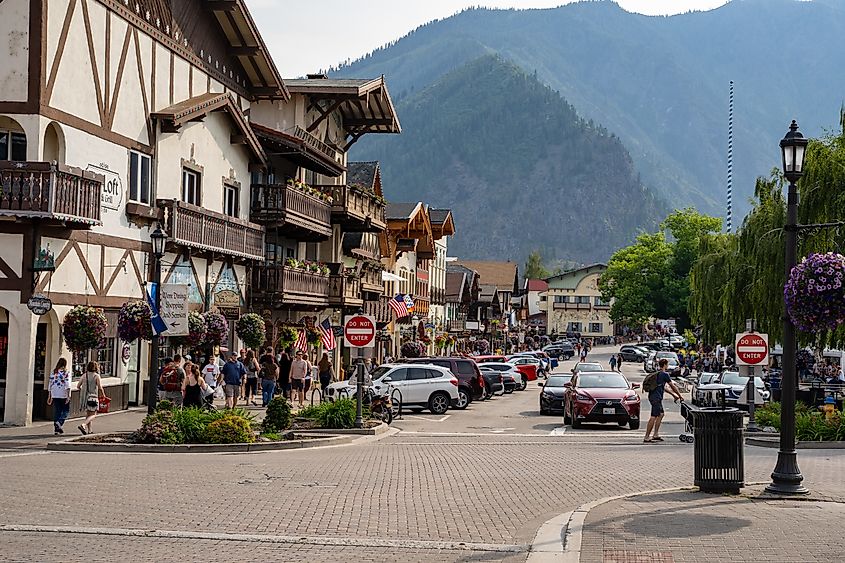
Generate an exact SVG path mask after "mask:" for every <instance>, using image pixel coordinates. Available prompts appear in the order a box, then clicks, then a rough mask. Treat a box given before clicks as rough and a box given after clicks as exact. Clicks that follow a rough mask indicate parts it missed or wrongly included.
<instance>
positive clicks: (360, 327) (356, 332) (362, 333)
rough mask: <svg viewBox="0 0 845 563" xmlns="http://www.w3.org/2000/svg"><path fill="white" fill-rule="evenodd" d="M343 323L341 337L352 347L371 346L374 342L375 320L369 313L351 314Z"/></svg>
mask: <svg viewBox="0 0 845 563" xmlns="http://www.w3.org/2000/svg"><path fill="white" fill-rule="evenodd" d="M344 321H345V322H344V323H343V338H344V339H345V340H346V345H347V346H349V347H352V348H372V347H373V346H375V342H376V322H375V319H374V318H373V317H371V316H369V315H352V316H349V317H346V318H345V319H344Z"/></svg>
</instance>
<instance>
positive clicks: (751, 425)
mask: <svg viewBox="0 0 845 563" xmlns="http://www.w3.org/2000/svg"><path fill="white" fill-rule="evenodd" d="M734 352H735V353H736V365H738V366H746V367H744V368H742V367H741V368H740V369H741V370H743V371H747V374H748V383H747V384H746V386H745V391H743V395H745V398H746V399H745V400H746V401H747V404H748V431H749V432H756V431H758V430H759V428H757V424H756V423H755V422H754V407H755V405H756V403H757V386H756V385H755V382H754V368H755V366H767V365H769V335H768V334H760V333H758V332H744V333H742V334H737V335H736V343H735V346H734Z"/></svg>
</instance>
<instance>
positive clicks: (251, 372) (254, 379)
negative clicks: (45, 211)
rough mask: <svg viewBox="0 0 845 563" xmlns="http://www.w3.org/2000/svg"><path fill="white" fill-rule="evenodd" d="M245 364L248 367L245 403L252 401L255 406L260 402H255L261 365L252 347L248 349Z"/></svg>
mask: <svg viewBox="0 0 845 563" xmlns="http://www.w3.org/2000/svg"><path fill="white" fill-rule="evenodd" d="M243 364H244V367H245V368H246V390H245V391H244V404H246V403H250V404H251V405H252V406H254V407H255V406H258V404H257V403H256V402H255V396H256V395H258V375H259V373H258V372H259V371H261V366H259V365H258V360H256V359H255V352H253V351H252V348H250V349H249V350H247V352H246V357H245V358H244V361H243ZM262 393H263V392H262Z"/></svg>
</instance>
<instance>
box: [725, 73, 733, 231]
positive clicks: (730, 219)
mask: <svg viewBox="0 0 845 563" xmlns="http://www.w3.org/2000/svg"><path fill="white" fill-rule="evenodd" d="M733 169H734V81H733V80H731V94H730V102H729V103H728V194H727V195H728V201H727V203H728V208H727V213H726V214H725V229H726V231H727V232H731V229H732V228H733V217H732V215H733Z"/></svg>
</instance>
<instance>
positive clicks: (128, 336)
mask: <svg viewBox="0 0 845 563" xmlns="http://www.w3.org/2000/svg"><path fill="white" fill-rule="evenodd" d="M152 313H153V312H152V309H151V308H150V305H149V303H147V302H146V301H130V302H129V303H124V304H123V307H121V308H120V312H119V313H118V314H117V335H118V336H119V337H120V339H121V340H123V341H124V342H134V341H135V340H138V339H139V338H140V339H141V340H151V339H152V337H153V327H152V325H151V324H150V318H151V317H152Z"/></svg>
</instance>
